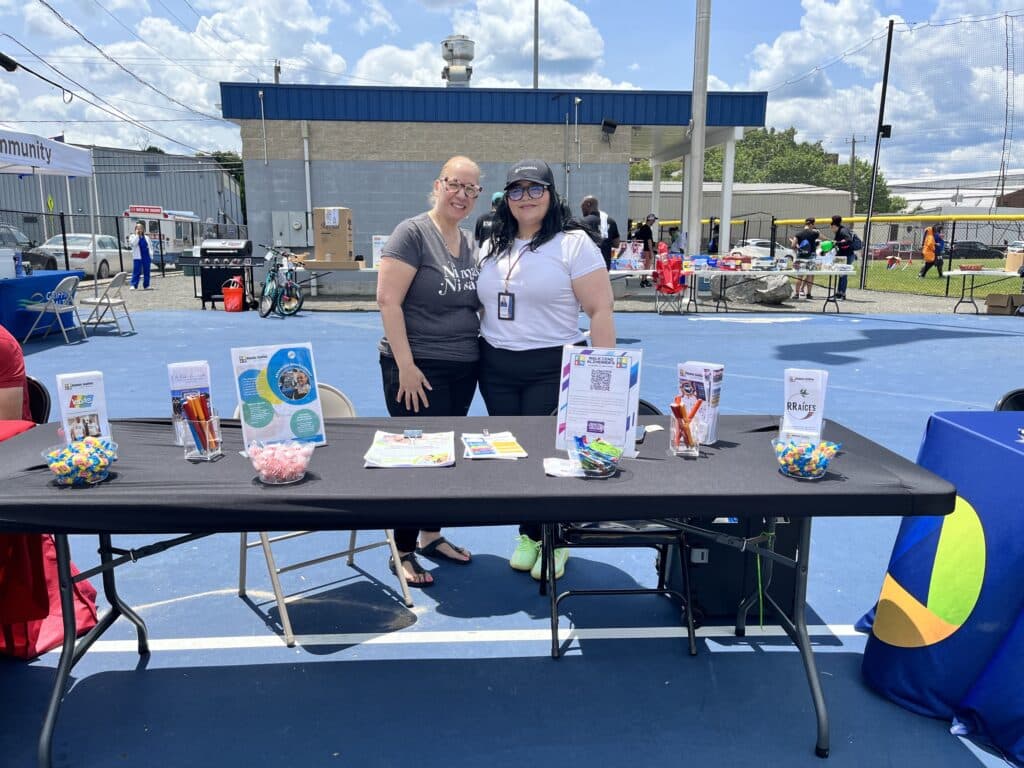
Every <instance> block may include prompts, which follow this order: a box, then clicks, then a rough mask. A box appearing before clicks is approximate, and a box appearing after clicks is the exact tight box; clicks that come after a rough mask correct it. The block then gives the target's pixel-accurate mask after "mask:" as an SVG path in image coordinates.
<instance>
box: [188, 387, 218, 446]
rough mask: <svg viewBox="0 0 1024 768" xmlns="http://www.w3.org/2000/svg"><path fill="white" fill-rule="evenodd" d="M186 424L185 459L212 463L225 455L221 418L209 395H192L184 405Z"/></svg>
mask: <svg viewBox="0 0 1024 768" xmlns="http://www.w3.org/2000/svg"><path fill="white" fill-rule="evenodd" d="M182 416H183V417H184V419H183V421H184V424H185V458H186V459H188V460H189V461H212V460H213V459H215V458H217V457H218V456H220V455H222V454H223V452H224V451H223V448H222V447H221V446H222V441H221V431H220V418H219V417H218V416H217V412H216V411H215V410H213V408H212V407H211V406H210V399H209V396H208V395H190V396H189V397H187V398H186V399H185V401H184V402H183V403H182Z"/></svg>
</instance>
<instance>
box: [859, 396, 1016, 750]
mask: <svg viewBox="0 0 1024 768" xmlns="http://www.w3.org/2000/svg"><path fill="white" fill-rule="evenodd" d="M1022 430H1024V412H1021V411H964V412H947V413H936V414H934V415H932V417H931V418H930V419H929V421H928V427H927V430H926V432H925V438H924V442H923V443H922V445H921V450H920V454H919V456H918V463H919V464H920V465H921V466H922V467H925V468H927V469H929V470H931V471H932V472H934V473H935V474H937V475H938V476H940V477H943V478H945V479H946V480H948V481H949V482H951V483H954V484H955V485H956V488H957V500H956V510H955V511H954V512H953V514H952V515H949V516H948V517H937V518H936V517H914V518H907V519H905V520H904V521H903V523H902V525H901V526H900V531H899V534H898V535H897V537H896V542H895V544H894V545H893V552H892V557H891V558H890V561H889V567H888V571H887V573H886V574H885V579H884V581H883V584H882V591H881V595H880V597H879V600H878V605H877V607H876V609H875V612H874V615H873V616H872V615H871V614H869V615H868V616H867V617H865V621H866V622H867V623H869V624H871V636H870V638H869V639H868V644H867V647H866V648H865V651H864V663H863V671H864V677H865V679H866V680H867V681H868V683H869V684H870V685H871V686H872V687H873V688H875V689H876V690H877V691H879V692H880V693H881V694H882V695H884V696H886V697H887V698H889V699H892V700H893V701H895V702H897V703H898V704H900V705H902V706H903V707H906V708H907V709H910V710H912V711H914V712H919V713H921V714H925V715H930V716H932V717H941V718H943V719H945V720H947V721H951V720H953V719H954V718H956V719H957V720H959V721H960V723H961V724H962V727H963V729H964V730H965V731H967V732H970V733H972V734H974V735H976V736H977V737H979V738H981V739H982V740H984V741H987V742H988V743H990V744H994V745H995V746H997V747H998V748H999V749H1000V750H1001V751H1002V752H1003V753H1004V754H1008V755H1010V756H1011V757H1012V759H1013V760H1015V761H1016V762H1017V764H1019V765H1020V764H1024V692H1022V688H1021V683H1022V681H1024V590H1022V589H1021V574H1022V573H1024V495H1022V494H1021V490H1020V477H1021V470H1024V431H1022Z"/></svg>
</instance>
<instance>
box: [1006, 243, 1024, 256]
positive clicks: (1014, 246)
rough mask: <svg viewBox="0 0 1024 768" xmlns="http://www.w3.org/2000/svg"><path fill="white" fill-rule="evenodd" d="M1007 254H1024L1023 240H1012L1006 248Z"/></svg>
mask: <svg viewBox="0 0 1024 768" xmlns="http://www.w3.org/2000/svg"><path fill="white" fill-rule="evenodd" d="M1006 252H1007V253H1024V240H1014V241H1013V242H1012V243H1010V244H1009V245H1008V246H1006Z"/></svg>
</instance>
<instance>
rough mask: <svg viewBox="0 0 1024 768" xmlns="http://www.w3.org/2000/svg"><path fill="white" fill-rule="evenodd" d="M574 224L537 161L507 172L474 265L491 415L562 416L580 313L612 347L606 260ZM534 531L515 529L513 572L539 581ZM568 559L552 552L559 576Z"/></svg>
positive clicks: (483, 383)
mask: <svg viewBox="0 0 1024 768" xmlns="http://www.w3.org/2000/svg"><path fill="white" fill-rule="evenodd" d="M594 238H595V236H594V235H593V234H592V233H591V232H590V230H588V229H586V228H584V227H583V225H581V224H579V223H577V222H576V221H575V220H574V219H573V218H572V217H571V215H570V212H569V210H568V208H567V207H566V206H564V205H563V204H562V201H561V200H560V199H559V197H558V192H557V191H556V190H555V177H554V174H552V172H551V168H550V167H549V166H548V164H547V163H545V162H544V161H543V160H521V161H519V162H518V163H516V164H515V165H513V166H512V168H511V169H509V171H508V175H507V177H506V180H505V197H504V199H503V200H502V201H501V202H499V203H498V207H497V210H496V211H495V224H494V230H493V231H492V233H491V239H490V241H489V243H487V244H485V247H484V252H483V258H482V259H481V260H480V278H479V280H478V281H477V295H478V296H479V298H480V334H481V338H480V394H482V395H483V398H484V402H485V403H486V405H487V412H488V413H489V414H490V415H491V416H547V415H549V414H551V413H553V412H554V410H555V409H556V408H557V407H558V386H559V372H560V368H561V365H562V347H563V346H564V345H566V344H581V343H583V342H584V334H583V333H581V332H580V330H579V310H580V307H582V308H583V311H584V312H585V313H586V314H587V316H588V317H589V318H590V342H591V344H593V346H595V347H614V346H615V321H614V319H613V309H614V299H613V297H612V286H611V282H610V280H609V278H608V270H607V269H606V268H605V264H604V258H603V257H602V256H601V250H600V248H598V245H597V242H596V241H595V239H594ZM540 538H541V526H540V525H539V524H532V523H531V524H524V525H521V526H519V537H518V540H517V544H516V549H515V552H514V553H513V554H512V558H511V560H510V561H509V564H510V565H511V566H512V567H513V568H514V569H516V570H517V571H529V572H530V573H531V574H532V575H533V578H535V579H540V557H539V556H538V555H539V554H540ZM568 557H569V550H568V549H566V548H564V547H559V548H557V549H556V550H555V562H554V566H555V576H556V577H561V576H562V574H563V573H564V572H565V562H566V560H567V559H568Z"/></svg>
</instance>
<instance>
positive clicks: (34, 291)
mask: <svg viewBox="0 0 1024 768" xmlns="http://www.w3.org/2000/svg"><path fill="white" fill-rule="evenodd" d="M70 275H76V276H77V277H78V279H79V280H81V279H82V278H84V277H85V272H82V271H81V270H71V271H65V270H59V269H55V270H36V271H35V272H33V273H32V274H31V275H25V276H24V277H12V278H8V279H6V280H0V325H2V326H3V327H4V328H6V329H7V330H8V331H10V332H11V335H12V336H13V337H14V338H16V339H18V340H19V341H20V340H21V339H24V338H25V334H27V333H28V332H29V329H30V328H31V327H32V323H33V322H35V319H36V317H38V315H37V313H35V312H28V311H26V310H25V309H24V307H25V306H26V305H28V304H32V303H35V302H41V301H46V300H47V298H48V297H49V294H50V292H52V291H53V289H54V288H56V287H57V284H58V283H59V282H60V281H61V280H63V279H64V278H65V277H68V276H70ZM79 289H80V287H79ZM56 322H57V316H56V315H52V314H51V315H50V317H49V318H47V317H44V318H43V319H42V320H40V322H39V325H37V326H36V329H35V331H33V332H32V335H33V336H34V335H36V334H38V333H46V330H47V328H49V327H50V326H52V325H53V324H54V323H56ZM60 322H62V323H63V324H64V327H65V328H67V329H69V330H70V329H71V328H73V327H74V318H70V317H65V316H63V315H62V316H60Z"/></svg>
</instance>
